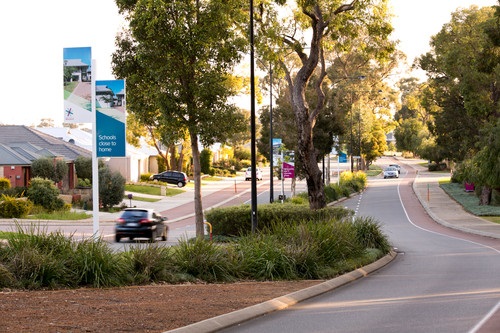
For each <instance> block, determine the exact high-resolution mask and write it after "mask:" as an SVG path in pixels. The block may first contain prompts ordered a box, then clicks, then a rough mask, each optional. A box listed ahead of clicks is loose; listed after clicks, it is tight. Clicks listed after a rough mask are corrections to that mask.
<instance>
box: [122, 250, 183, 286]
mask: <svg viewBox="0 0 500 333" xmlns="http://www.w3.org/2000/svg"><path fill="white" fill-rule="evenodd" d="M172 253H173V251H172V248H171V247H163V246H156V245H155V246H148V247H145V248H141V247H132V248H130V250H129V251H127V252H124V253H123V257H124V260H125V261H126V262H127V265H128V266H129V267H130V268H129V271H130V272H131V274H132V281H133V283H134V284H146V283H151V282H159V281H168V282H178V281H179V279H178V278H176V274H175V272H176V271H177V269H176V268H175V265H174V264H173V255H172Z"/></svg>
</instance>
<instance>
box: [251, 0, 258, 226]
mask: <svg viewBox="0 0 500 333" xmlns="http://www.w3.org/2000/svg"><path fill="white" fill-rule="evenodd" d="M254 58H255V55H254V32H253V0H250V132H251V139H250V140H251V143H250V153H251V161H250V163H251V166H252V185H251V187H252V193H251V202H252V204H251V209H252V212H251V214H252V216H251V219H252V233H255V232H256V231H257V179H256V178H257V163H256V162H257V161H256V160H257V158H256V150H255V139H256V137H255V59H254Z"/></svg>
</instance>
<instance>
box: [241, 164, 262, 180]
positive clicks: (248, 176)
mask: <svg viewBox="0 0 500 333" xmlns="http://www.w3.org/2000/svg"><path fill="white" fill-rule="evenodd" d="M255 178H256V179H257V180H262V170H260V168H257V169H255ZM251 179H252V167H248V168H247V170H246V171H245V180H251Z"/></svg>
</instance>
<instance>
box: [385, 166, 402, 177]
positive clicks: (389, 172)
mask: <svg viewBox="0 0 500 333" xmlns="http://www.w3.org/2000/svg"><path fill="white" fill-rule="evenodd" d="M393 177H394V178H399V171H398V169H396V168H395V167H388V168H386V169H385V170H384V179H386V178H393Z"/></svg>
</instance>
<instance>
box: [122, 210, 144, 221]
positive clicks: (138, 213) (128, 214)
mask: <svg viewBox="0 0 500 333" xmlns="http://www.w3.org/2000/svg"><path fill="white" fill-rule="evenodd" d="M147 217H148V212H147V211H145V210H126V211H124V212H123V213H122V216H121V218H122V219H142V218H147Z"/></svg>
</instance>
